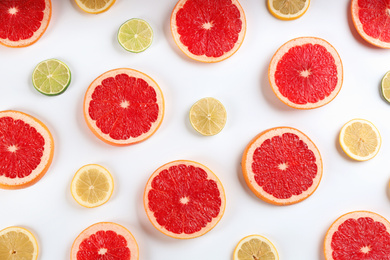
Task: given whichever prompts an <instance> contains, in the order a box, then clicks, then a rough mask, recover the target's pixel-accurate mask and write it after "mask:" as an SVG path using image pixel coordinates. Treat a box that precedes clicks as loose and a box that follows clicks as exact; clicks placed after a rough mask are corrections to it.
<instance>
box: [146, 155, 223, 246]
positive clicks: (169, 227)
mask: <svg viewBox="0 0 390 260" xmlns="http://www.w3.org/2000/svg"><path fill="white" fill-rule="evenodd" d="M225 204H226V200H225V192H224V190H223V187H222V184H221V182H220V181H219V179H218V178H217V177H216V176H215V175H214V173H213V172H211V171H210V170H209V169H208V168H206V167H205V166H203V165H201V164H199V163H197V162H192V161H186V160H180V161H173V162H170V163H168V164H165V165H163V166H161V167H160V168H158V169H157V170H156V171H155V172H154V173H153V174H152V176H151V177H150V179H149V181H148V183H147V184H146V188H145V193H144V207H145V210H146V214H147V216H148V218H149V220H150V221H151V223H152V224H153V226H154V227H155V228H156V229H158V230H159V231H161V232H162V233H164V234H165V235H168V236H170V237H173V238H179V239H188V238H195V237H199V236H202V235H204V234H205V233H206V232H208V231H210V230H211V229H212V228H213V227H214V226H215V225H216V224H217V223H218V222H219V220H220V219H221V218H222V215H223V213H224V211H225Z"/></svg>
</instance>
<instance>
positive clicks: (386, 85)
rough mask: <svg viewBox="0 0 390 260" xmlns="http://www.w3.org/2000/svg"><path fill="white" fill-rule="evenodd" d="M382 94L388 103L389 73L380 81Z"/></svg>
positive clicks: (389, 94)
mask: <svg viewBox="0 0 390 260" xmlns="http://www.w3.org/2000/svg"><path fill="white" fill-rule="evenodd" d="M382 94H383V97H384V98H385V99H386V100H387V101H388V102H390V73H389V72H387V73H386V74H385V76H384V77H383V79H382Z"/></svg>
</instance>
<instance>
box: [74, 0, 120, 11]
mask: <svg viewBox="0 0 390 260" xmlns="http://www.w3.org/2000/svg"><path fill="white" fill-rule="evenodd" d="M75 1H76V4H77V5H78V6H79V7H80V9H81V10H83V11H84V12H87V13H90V14H99V13H103V12H105V11H107V10H108V9H110V7H111V6H112V5H113V4H114V3H115V0H75Z"/></svg>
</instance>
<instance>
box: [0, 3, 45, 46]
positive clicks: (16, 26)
mask: <svg viewBox="0 0 390 260" xmlns="http://www.w3.org/2000/svg"><path fill="white" fill-rule="evenodd" d="M45 7H46V5H45V0H14V1H1V2H0V17H1V22H0V39H9V40H10V41H15V42H16V41H19V40H26V39H29V38H31V37H32V36H33V35H34V33H35V32H36V31H37V30H38V29H39V28H40V27H41V21H42V19H43V17H44V10H45Z"/></svg>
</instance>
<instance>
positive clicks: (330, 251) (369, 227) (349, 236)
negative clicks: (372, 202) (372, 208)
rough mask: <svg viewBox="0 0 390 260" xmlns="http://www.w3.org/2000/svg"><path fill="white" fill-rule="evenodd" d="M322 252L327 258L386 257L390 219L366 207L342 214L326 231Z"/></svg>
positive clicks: (373, 259) (389, 253)
mask: <svg viewBox="0 0 390 260" xmlns="http://www.w3.org/2000/svg"><path fill="white" fill-rule="evenodd" d="M324 253H325V259H326V260H344V259H370V260H385V259H389V256H390V223H389V221H387V220H386V219H385V218H384V217H382V216H380V215H378V214H377V213H373V212H369V211H354V212H350V213H347V214H345V215H342V216H341V217H339V218H338V219H337V220H336V221H335V222H333V224H332V225H331V226H330V228H329V230H328V232H327V233H326V236H325V242H324Z"/></svg>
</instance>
